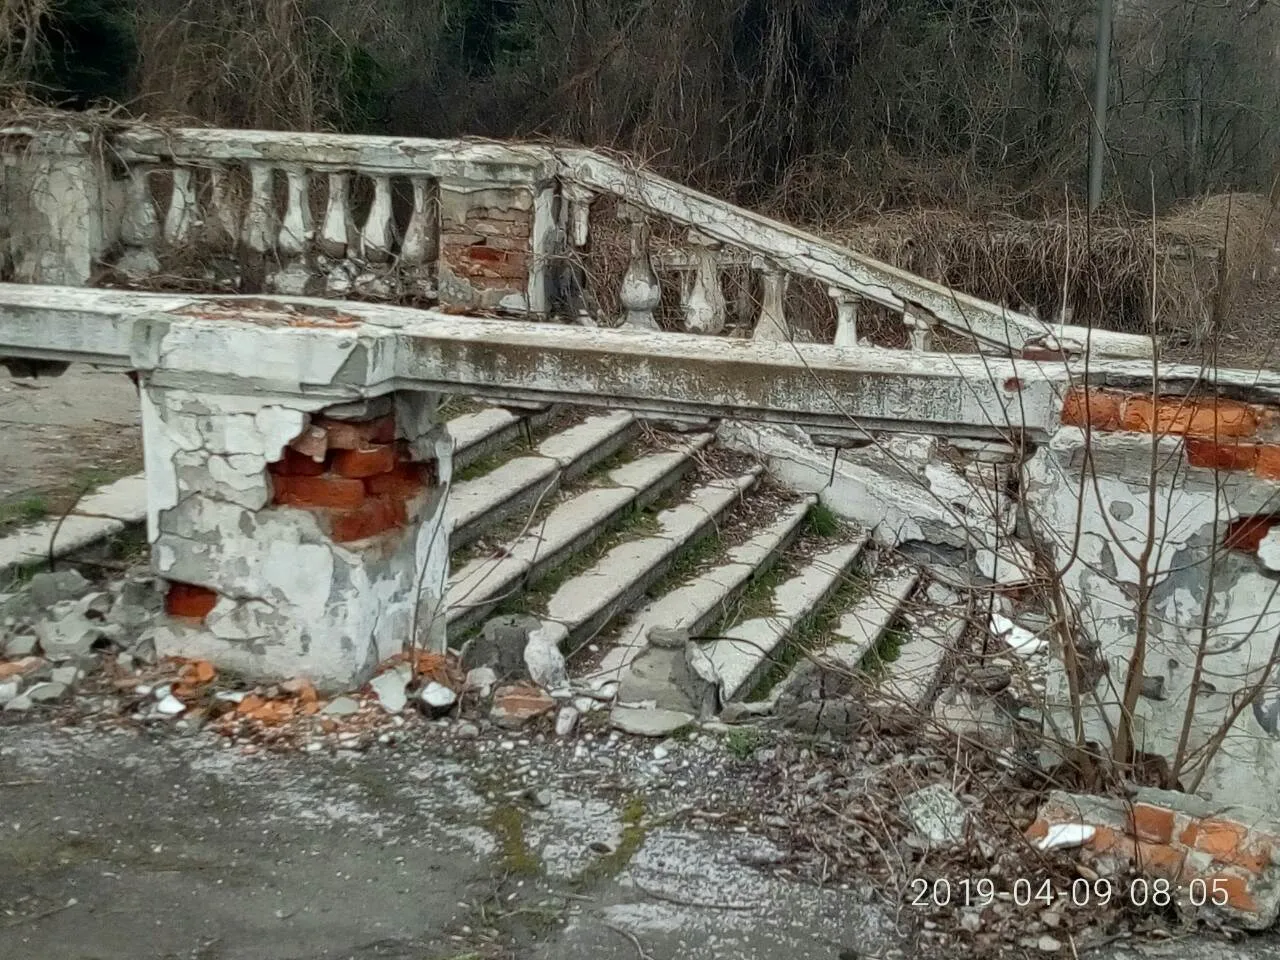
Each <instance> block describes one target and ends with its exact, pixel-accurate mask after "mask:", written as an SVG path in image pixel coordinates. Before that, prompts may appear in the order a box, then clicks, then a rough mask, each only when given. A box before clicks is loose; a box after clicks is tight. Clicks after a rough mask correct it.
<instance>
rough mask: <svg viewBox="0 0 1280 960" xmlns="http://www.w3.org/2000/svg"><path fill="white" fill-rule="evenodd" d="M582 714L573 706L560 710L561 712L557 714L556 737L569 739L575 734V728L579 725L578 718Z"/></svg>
mask: <svg viewBox="0 0 1280 960" xmlns="http://www.w3.org/2000/svg"><path fill="white" fill-rule="evenodd" d="M580 715H581V714H580V713H579V712H578V708H577V707H575V706H572V705H566V706H563V707H561V708H560V712H559V713H558V714H556V736H557V737H567V736H569V734H571V733H573V728H574V727H576V726H577V725H578V717H579V716H580Z"/></svg>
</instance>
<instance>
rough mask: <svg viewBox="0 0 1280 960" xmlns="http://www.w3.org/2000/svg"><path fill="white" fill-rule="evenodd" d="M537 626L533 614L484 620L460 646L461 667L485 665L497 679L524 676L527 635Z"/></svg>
mask: <svg viewBox="0 0 1280 960" xmlns="http://www.w3.org/2000/svg"><path fill="white" fill-rule="evenodd" d="M539 626H541V621H539V620H538V618H537V617H528V616H519V615H510V616H502V617H493V618H492V619H490V620H487V621H485V624H484V626H483V627H481V628H480V632H479V633H477V634H476V635H475V636H474V637H472V638H471V639H470V640H468V641H467V642H466V644H464V645H463V647H462V652H461V658H462V668H463V669H464V670H467V671H471V670H476V669H480V668H485V667H487V668H489V669H491V670H492V671H493V672H494V674H495V675H496V677H497V679H498V680H513V679H515V678H517V677H522V676H524V670H525V666H524V650H525V647H526V646H527V645H528V642H529V635H530V634H531V633H532V632H533V631H535V630H537V629H538V627H539Z"/></svg>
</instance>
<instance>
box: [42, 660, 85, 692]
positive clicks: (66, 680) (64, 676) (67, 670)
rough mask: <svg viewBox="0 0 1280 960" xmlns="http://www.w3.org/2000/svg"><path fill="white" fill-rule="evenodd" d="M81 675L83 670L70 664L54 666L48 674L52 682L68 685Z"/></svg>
mask: <svg viewBox="0 0 1280 960" xmlns="http://www.w3.org/2000/svg"><path fill="white" fill-rule="evenodd" d="M83 676H84V671H83V670H81V669H80V668H79V667H77V666H74V665H71V666H65V667H54V668H53V670H52V671H51V672H50V674H49V679H50V680H52V681H53V682H54V683H61V684H63V685H64V686H68V687H69V686H71V685H72V684H73V683H75V682H76V681H77V680H79V679H81V678H82V677H83Z"/></svg>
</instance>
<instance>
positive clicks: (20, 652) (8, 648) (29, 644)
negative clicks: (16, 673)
mask: <svg viewBox="0 0 1280 960" xmlns="http://www.w3.org/2000/svg"><path fill="white" fill-rule="evenodd" d="M38 649H39V641H38V640H37V639H36V637H35V634H32V633H20V634H18V635H17V636H16V637H12V638H10V640H9V642H8V643H6V644H5V645H4V655H5V656H6V657H8V658H10V659H13V660H16V659H17V658H19V657H29V656H31V655H32V654H33V653H35V652H36V650H38Z"/></svg>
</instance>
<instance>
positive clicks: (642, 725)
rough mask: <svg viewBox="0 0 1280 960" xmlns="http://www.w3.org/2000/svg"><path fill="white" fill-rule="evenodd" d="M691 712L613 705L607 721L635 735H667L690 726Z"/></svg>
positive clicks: (692, 717) (691, 720)
mask: <svg viewBox="0 0 1280 960" xmlns="http://www.w3.org/2000/svg"><path fill="white" fill-rule="evenodd" d="M696 719H697V718H696V717H694V715H693V714H691V713H683V712H681V711H679V710H663V709H660V708H658V707H621V706H618V707H614V708H613V710H612V712H611V713H610V714H609V721H610V723H612V724H613V725H614V726H615V727H617V728H618V729H619V730H621V731H622V732H623V733H629V734H632V735H633V736H637V737H669V736H671V735H672V734H673V733H678V732H679V731H681V730H683V729H684V728H685V727H688V726H690V725H691V724H692V723H693V722H694V720H696Z"/></svg>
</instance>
